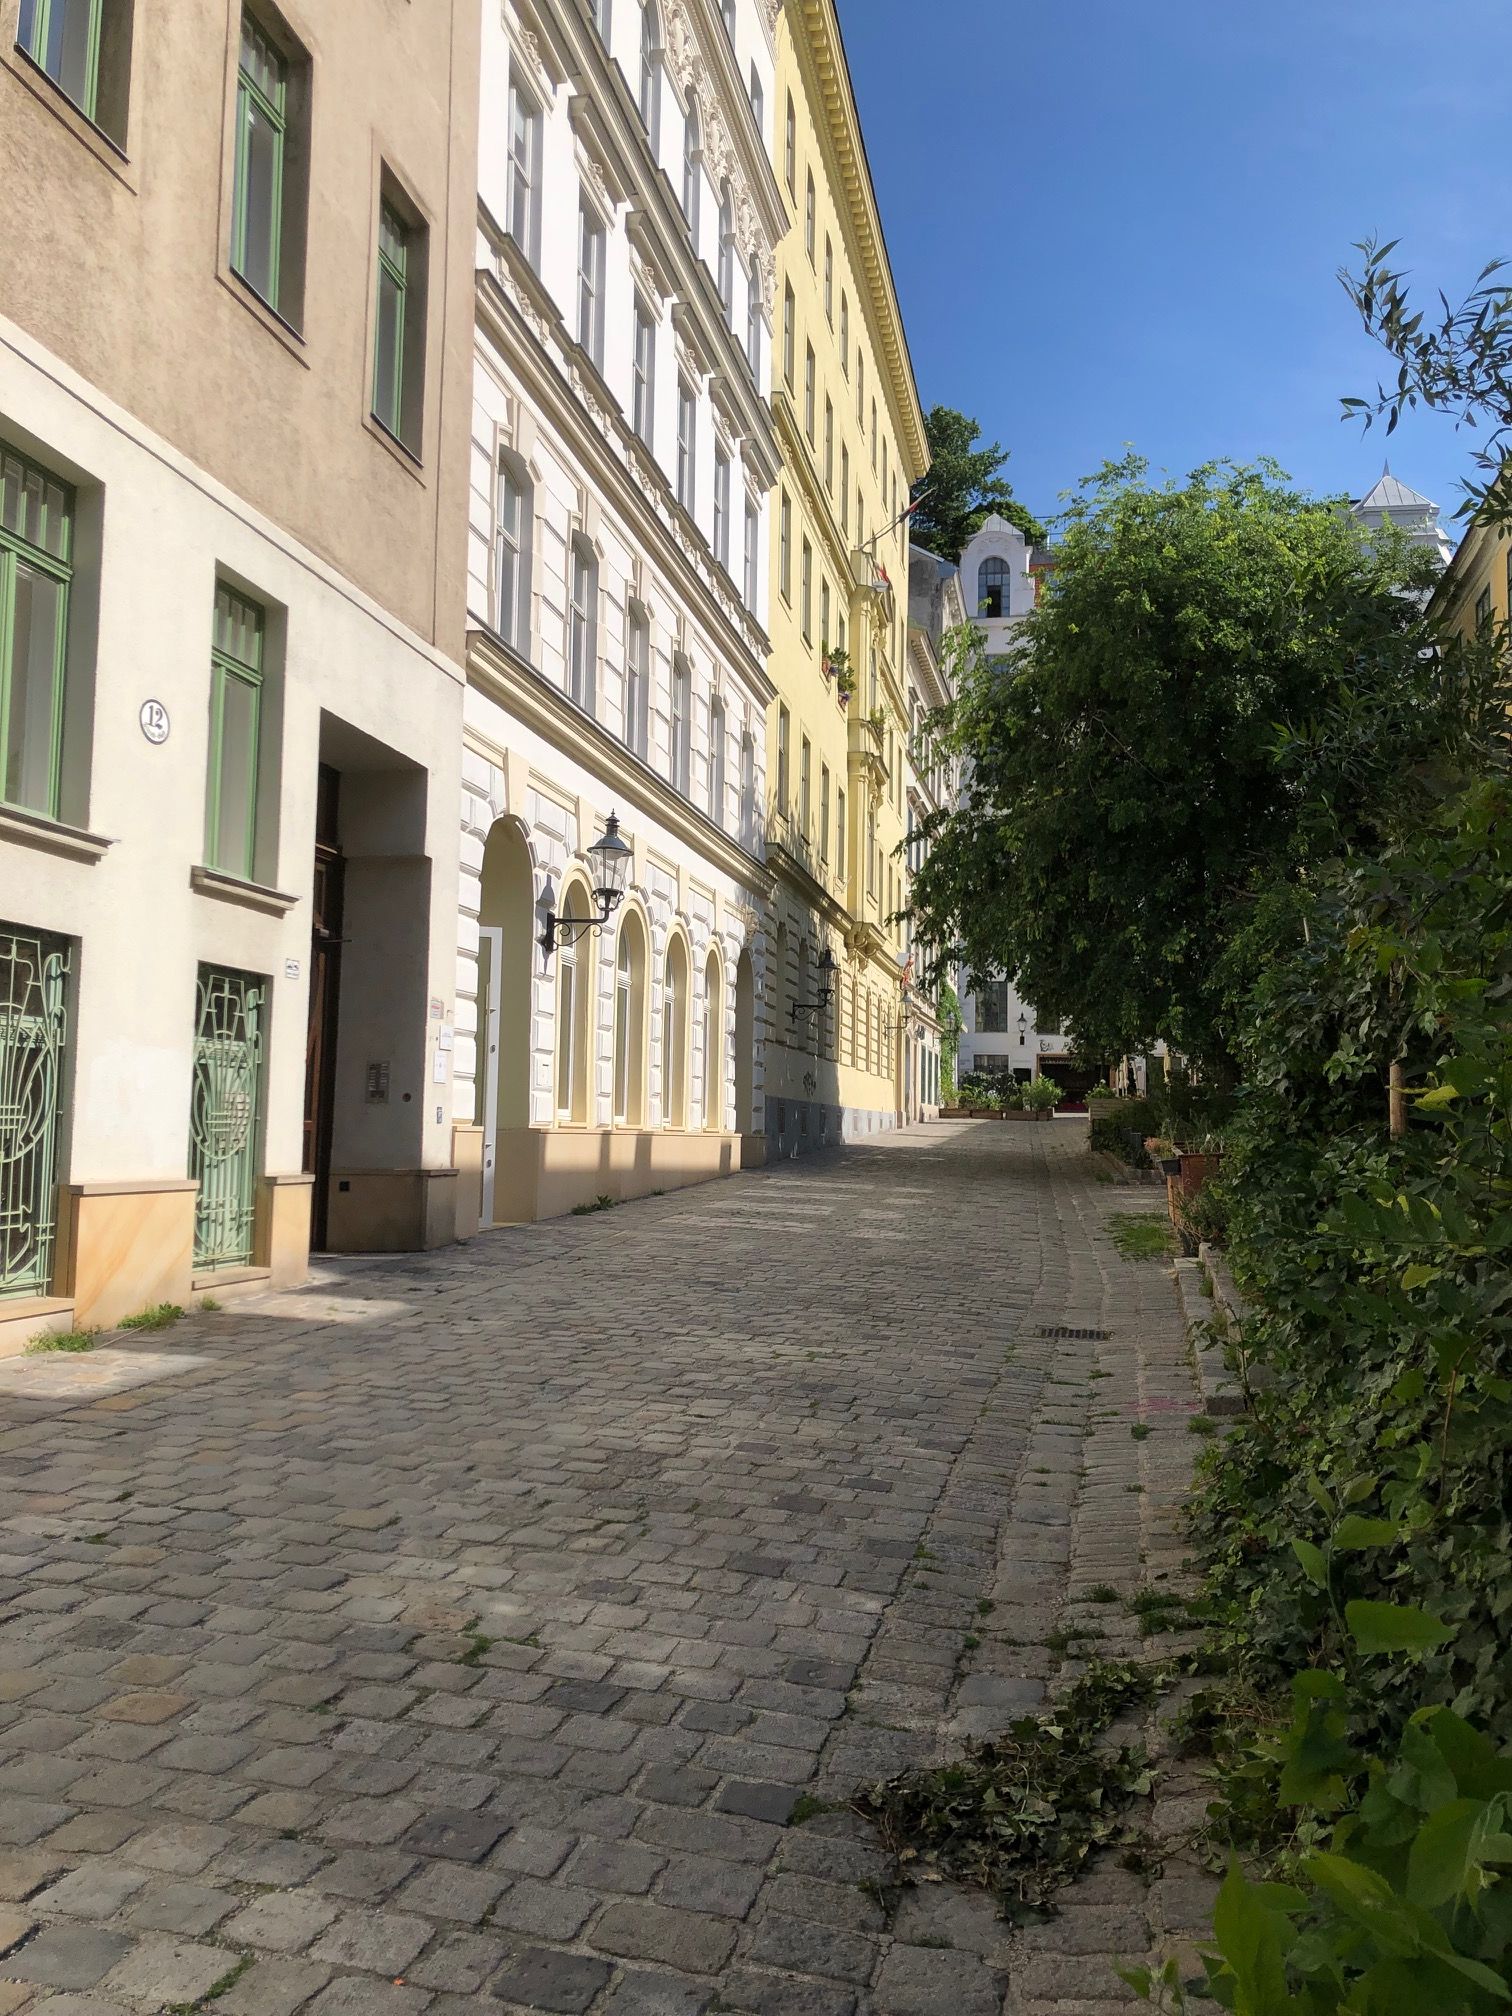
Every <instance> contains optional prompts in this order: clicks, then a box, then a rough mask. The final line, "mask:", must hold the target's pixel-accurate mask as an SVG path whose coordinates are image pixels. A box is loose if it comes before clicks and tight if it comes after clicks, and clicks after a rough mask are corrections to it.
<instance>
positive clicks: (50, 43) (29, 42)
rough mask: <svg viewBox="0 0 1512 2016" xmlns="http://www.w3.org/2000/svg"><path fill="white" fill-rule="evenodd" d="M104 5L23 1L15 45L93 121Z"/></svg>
mask: <svg viewBox="0 0 1512 2016" xmlns="http://www.w3.org/2000/svg"><path fill="white" fill-rule="evenodd" d="M103 14H104V0H21V15H20V19H19V20H18V22H17V24H16V43H17V46H18V47H19V48H21V49H22V50H24V51H25V53H26V54H27V55H28V56H29V57H30V58H31V60H32V61H33V63H35V64H36V66H37V68H38V69H39V70H44V71H46V73H47V75H48V76H49V77H51V79H52V80H53V82H54V84H56V85H57V87H58V89H59V90H60V91H61V92H62V93H63V95H64V97H65V98H67V99H68V100H69V102H70V103H71V104H74V105H77V106H78V108H79V110H80V111H81V112H82V113H83V114H84V117H85V118H86V119H89V120H91V121H92V120H93V119H94V116H95V106H96V102H97V100H98V98H99V91H100V26H101V20H102V16H103Z"/></svg>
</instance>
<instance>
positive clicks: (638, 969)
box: [614, 910, 646, 1127]
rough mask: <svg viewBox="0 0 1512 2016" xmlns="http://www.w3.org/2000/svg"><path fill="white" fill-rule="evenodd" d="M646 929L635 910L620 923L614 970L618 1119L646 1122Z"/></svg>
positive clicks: (622, 1122) (637, 1124) (631, 1123)
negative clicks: (617, 951)
mask: <svg viewBox="0 0 1512 2016" xmlns="http://www.w3.org/2000/svg"><path fill="white" fill-rule="evenodd" d="M645 1057H646V933H645V927H644V925H643V924H642V923H641V920H640V918H639V916H638V915H637V914H636V912H635V911H634V910H628V911H626V913H625V915H624V918H623V920H622V922H621V924H620V933H619V953H618V956H617V958H616V960H615V973H614V1119H615V1124H616V1125H617V1126H620V1127H643V1126H644V1125H645V1124H646V1091H645V1085H646V1065H645Z"/></svg>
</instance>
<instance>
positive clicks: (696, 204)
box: [682, 90, 703, 252]
mask: <svg viewBox="0 0 1512 2016" xmlns="http://www.w3.org/2000/svg"><path fill="white" fill-rule="evenodd" d="M702 194H703V132H702V128H701V126H700V124H699V118H698V100H697V99H696V98H695V97H694V96H693V93H692V91H691V90H690V91H689V93H688V116H687V118H686V120H685V121H684V122H683V193H682V207H683V215H684V217H686V218H687V220H688V230H689V231H690V232H691V234H692V237H693V250H694V251H695V252H696V251H697V250H698V222H699V213H700V211H701V210H702V208H703V204H702V202H701V200H700V198H701V196H702Z"/></svg>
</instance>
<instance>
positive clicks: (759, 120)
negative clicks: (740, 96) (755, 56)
mask: <svg viewBox="0 0 1512 2016" xmlns="http://www.w3.org/2000/svg"><path fill="white" fill-rule="evenodd" d="M751 117H752V118H753V119H754V120H755V121H756V130H757V132H758V133H760V135H761V138H762V143H763V145H764V144H765V142H766V93H765V92H764V91H763V90H762V88H761V79H760V78H759V77H758V76H757V75H756V65H755V64H754V63H753V64H752V65H751Z"/></svg>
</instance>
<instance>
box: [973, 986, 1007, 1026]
mask: <svg viewBox="0 0 1512 2016" xmlns="http://www.w3.org/2000/svg"><path fill="white" fill-rule="evenodd" d="M976 1026H977V1028H978V1029H979V1030H980V1031H981V1033H982V1034H983V1035H984V1036H1001V1035H1002V1034H1003V1033H1004V1032H1005V1031H1006V1029H1007V1027H1008V982H1007V981H1006V980H989V981H988V983H987V985H986V986H985V987H979V988H978V989H977V995H976Z"/></svg>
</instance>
